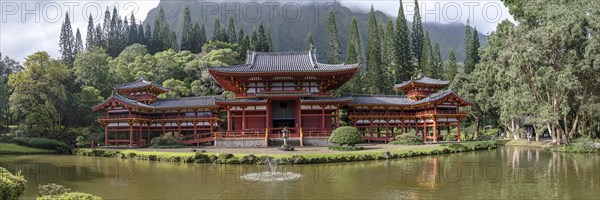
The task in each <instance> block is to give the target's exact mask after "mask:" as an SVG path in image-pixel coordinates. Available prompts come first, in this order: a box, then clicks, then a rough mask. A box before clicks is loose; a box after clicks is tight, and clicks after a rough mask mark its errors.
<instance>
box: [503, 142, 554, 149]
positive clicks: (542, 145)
mask: <svg viewBox="0 0 600 200" xmlns="http://www.w3.org/2000/svg"><path fill="white" fill-rule="evenodd" d="M504 145H505V146H519V147H536V148H548V147H551V146H552V144H551V141H542V142H536V141H529V140H509V141H507V142H504Z"/></svg>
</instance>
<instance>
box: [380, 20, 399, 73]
mask: <svg viewBox="0 0 600 200" xmlns="http://www.w3.org/2000/svg"><path fill="white" fill-rule="evenodd" d="M385 28H386V30H385V34H384V42H383V43H384V44H383V46H385V48H384V49H385V50H386V51H385V52H383V54H382V60H384V63H385V64H386V65H388V66H390V67H391V66H396V65H397V60H396V58H397V56H396V55H397V54H398V48H397V46H396V33H394V23H392V19H388V21H387V25H386V27H385ZM392 70H395V69H390V71H392Z"/></svg>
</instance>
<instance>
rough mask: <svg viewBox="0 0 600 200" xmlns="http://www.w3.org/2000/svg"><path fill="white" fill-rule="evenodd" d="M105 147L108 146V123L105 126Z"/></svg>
mask: <svg viewBox="0 0 600 200" xmlns="http://www.w3.org/2000/svg"><path fill="white" fill-rule="evenodd" d="M104 146H108V123H107V124H106V125H105V126H104Z"/></svg>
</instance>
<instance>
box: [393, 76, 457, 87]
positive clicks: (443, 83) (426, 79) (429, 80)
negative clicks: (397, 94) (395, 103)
mask: <svg viewBox="0 0 600 200" xmlns="http://www.w3.org/2000/svg"><path fill="white" fill-rule="evenodd" d="M412 83H416V84H423V85H433V86H442V87H444V86H448V85H449V84H450V81H444V80H440V79H434V78H429V77H426V76H424V75H423V73H420V74H419V75H418V76H417V78H415V79H412V80H409V81H404V82H402V83H400V84H396V85H394V88H396V89H400V88H403V87H406V86H408V85H410V84H412Z"/></svg>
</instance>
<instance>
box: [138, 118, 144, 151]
mask: <svg viewBox="0 0 600 200" xmlns="http://www.w3.org/2000/svg"><path fill="white" fill-rule="evenodd" d="M142 128H143V127H142V122H140V132H139V133H138V144H137V146H138V147H139V146H141V145H142Z"/></svg>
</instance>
